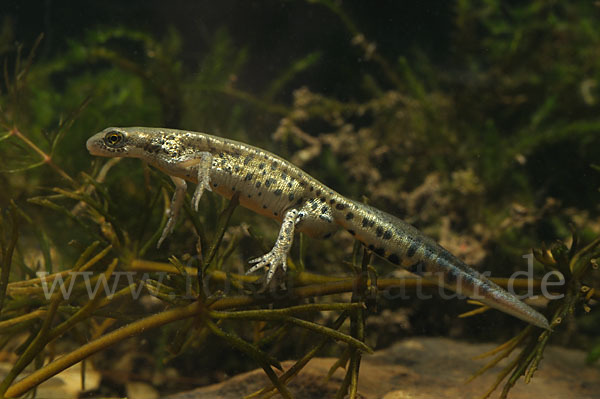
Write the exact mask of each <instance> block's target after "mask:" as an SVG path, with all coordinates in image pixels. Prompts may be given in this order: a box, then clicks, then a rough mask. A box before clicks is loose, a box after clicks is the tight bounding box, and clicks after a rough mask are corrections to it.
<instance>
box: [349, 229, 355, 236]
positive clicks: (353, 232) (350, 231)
mask: <svg viewBox="0 0 600 399" xmlns="http://www.w3.org/2000/svg"><path fill="white" fill-rule="evenodd" d="M348 233H350V234H352V235H353V236H354V235H356V232H355V231H354V230H348Z"/></svg>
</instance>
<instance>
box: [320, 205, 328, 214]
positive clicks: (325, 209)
mask: <svg viewBox="0 0 600 399" xmlns="http://www.w3.org/2000/svg"><path fill="white" fill-rule="evenodd" d="M328 210H329V208H327V206H324V207H323V208H321V213H327V211H328Z"/></svg>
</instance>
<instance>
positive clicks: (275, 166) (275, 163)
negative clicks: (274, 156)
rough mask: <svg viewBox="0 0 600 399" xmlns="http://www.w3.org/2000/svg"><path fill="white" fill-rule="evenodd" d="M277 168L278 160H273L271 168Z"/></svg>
mask: <svg viewBox="0 0 600 399" xmlns="http://www.w3.org/2000/svg"><path fill="white" fill-rule="evenodd" d="M276 169H277V162H273V163H272V164H271V170H276Z"/></svg>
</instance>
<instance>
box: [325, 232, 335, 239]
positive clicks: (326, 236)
mask: <svg viewBox="0 0 600 399" xmlns="http://www.w3.org/2000/svg"><path fill="white" fill-rule="evenodd" d="M332 234H333V233H327V234H325V235H324V236H323V238H329V237H331V235H332Z"/></svg>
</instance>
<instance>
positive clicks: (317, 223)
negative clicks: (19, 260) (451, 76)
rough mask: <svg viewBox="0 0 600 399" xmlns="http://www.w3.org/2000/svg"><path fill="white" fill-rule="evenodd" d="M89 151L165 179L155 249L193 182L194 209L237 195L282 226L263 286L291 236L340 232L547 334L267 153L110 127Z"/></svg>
mask: <svg viewBox="0 0 600 399" xmlns="http://www.w3.org/2000/svg"><path fill="white" fill-rule="evenodd" d="M86 146H87V149H88V151H89V152H90V153H91V154H92V155H97V156H104V157H129V158H140V159H142V160H144V161H146V162H147V163H149V164H150V165H152V166H154V167H156V168H158V169H159V170H161V171H162V172H164V173H166V174H167V175H169V176H170V178H171V180H172V181H173V183H174V185H175V192H174V194H173V199H172V201H171V205H170V207H169V210H168V216H169V219H168V222H167V224H166V226H165V228H164V229H163V232H162V235H161V237H160V239H159V240H158V246H159V247H160V245H161V244H162V242H163V241H164V240H165V238H166V237H167V236H168V235H169V234H170V233H171V232H172V230H173V228H174V226H175V222H176V220H177V217H178V215H179V213H180V210H181V207H182V205H183V201H184V199H185V194H186V191H187V183H186V182H188V181H189V182H192V183H195V184H196V188H195V190H194V194H193V196H192V206H193V208H194V209H195V210H196V211H197V210H198V206H199V201H200V198H201V197H202V194H203V193H204V191H212V192H215V193H217V194H219V195H222V196H224V197H225V198H231V197H232V196H233V195H234V194H235V193H238V196H239V197H238V198H239V203H240V205H242V206H243V207H246V208H248V209H250V210H252V211H254V212H256V213H258V214H261V215H264V216H267V217H269V218H273V219H276V220H277V221H279V222H280V223H281V227H280V231H279V236H278V237H277V240H276V242H275V244H274V246H273V248H272V250H271V251H270V252H268V253H267V254H265V255H263V256H261V257H258V258H256V259H253V260H251V261H250V262H249V263H250V264H253V266H252V267H251V268H250V269H249V270H248V273H252V272H255V271H257V270H260V269H266V276H265V280H266V284H269V283H270V282H271V281H272V279H273V276H274V275H275V272H276V271H277V270H278V269H280V268H281V271H282V272H283V273H285V271H286V264H287V256H288V253H289V251H290V248H291V246H292V242H293V239H294V233H295V232H296V231H300V232H303V233H305V234H308V235H309V236H311V237H319V238H327V237H329V236H331V235H332V234H333V233H334V232H335V231H336V230H339V229H340V228H341V229H344V230H346V231H347V232H349V233H350V234H351V235H352V236H353V237H354V238H355V239H357V240H359V241H360V242H361V243H362V244H363V245H365V246H366V247H367V248H368V249H369V250H370V251H372V252H373V253H375V254H376V255H378V256H380V257H382V258H384V259H386V260H387V261H389V262H391V263H393V264H395V265H398V266H401V267H404V268H406V269H407V270H409V271H410V272H412V273H415V274H418V275H421V276H424V277H426V278H427V276H437V277H439V278H436V279H435V280H434V281H435V282H436V283H437V284H439V285H442V286H443V287H445V288H448V289H450V290H453V291H455V292H457V293H460V294H463V295H466V296H469V297H471V298H474V299H476V300H478V301H480V302H482V303H483V304H485V305H487V306H489V307H492V308H495V309H498V310H500V311H502V312H505V313H507V314H510V315H512V316H515V317H517V318H519V319H522V320H524V321H526V322H528V323H531V324H533V325H535V326H538V327H541V328H545V329H549V328H550V326H549V324H548V320H547V319H546V317H544V316H543V315H542V314H541V313H539V312H537V311H536V310H534V309H533V308H531V307H530V306H529V305H527V304H525V303H524V302H522V301H521V300H519V299H518V298H517V296H516V295H514V294H512V293H509V292H508V291H506V290H504V289H503V288H501V287H500V286H498V285H497V284H495V283H494V282H492V281H490V280H489V279H488V278H487V277H485V276H484V275H483V274H482V273H479V272H478V271H476V270H475V269H473V268H471V267H470V266H468V265H466V264H465V263H464V262H463V261H461V260H460V259H458V258H457V257H456V256H454V255H452V254H451V253H450V252H449V251H447V250H446V249H444V248H443V247H442V246H440V245H439V244H437V243H436V242H435V241H434V240H433V239H431V238H429V237H427V236H425V235H424V234H423V233H421V232H420V231H419V230H417V229H416V228H415V227H413V226H412V225H410V224H408V223H406V222H404V221H402V220H401V219H399V218H397V217H395V216H392V215H390V214H388V213H386V212H383V211H381V210H379V209H377V208H374V207H372V206H369V205H366V204H363V203H360V202H357V201H353V200H351V199H349V198H346V197H344V196H343V195H341V194H339V193H337V192H336V191H334V190H332V189H331V188H329V187H327V186H326V185H324V184H323V183H321V182H319V181H318V180H317V179H315V178H314V177H312V176H311V175H309V174H308V173H306V172H304V171H303V170H301V169H300V168H298V167H296V166H295V165H293V164H292V163H290V162H288V161H286V160H285V159H283V158H281V157H279V156H277V155H275V154H272V153H270V152H268V151H266V150H263V149H260V148H258V147H254V146H252V145H249V144H245V143H241V142H238V141H234V140H230V139H226V138H222V137H217V136H213V135H209V134H206V133H198V132H192V131H185V130H174V129H164V128H150V127H109V128H107V129H105V130H103V131H102V132H100V133H97V134H95V135H93V136H92V137H90V138H89V139H88V141H87V143H86Z"/></svg>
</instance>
